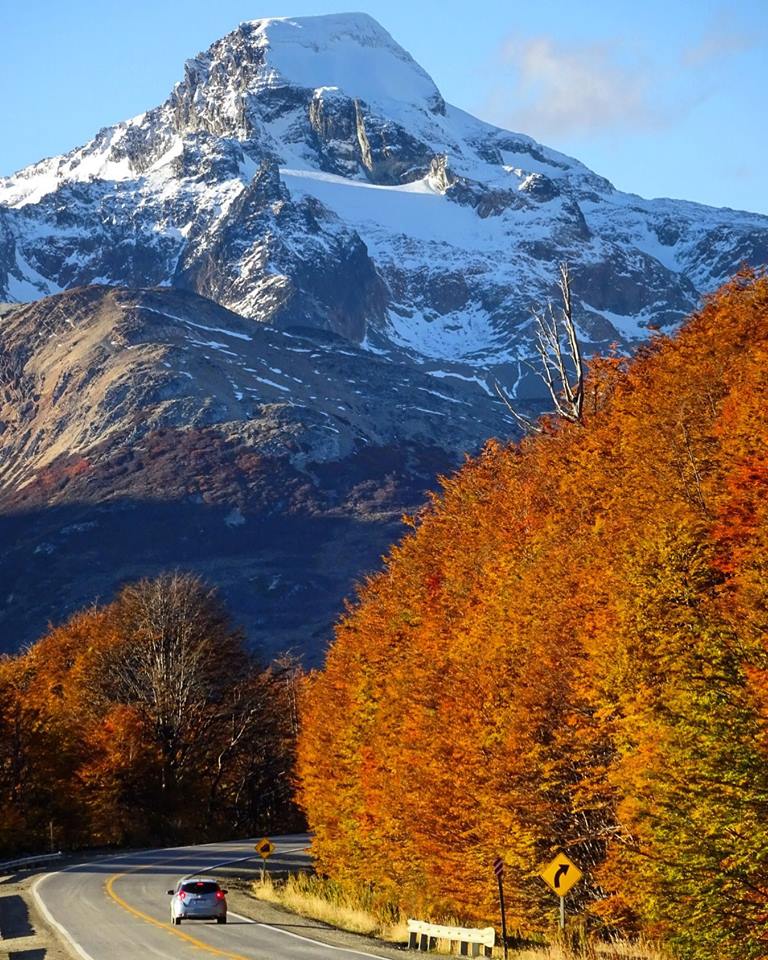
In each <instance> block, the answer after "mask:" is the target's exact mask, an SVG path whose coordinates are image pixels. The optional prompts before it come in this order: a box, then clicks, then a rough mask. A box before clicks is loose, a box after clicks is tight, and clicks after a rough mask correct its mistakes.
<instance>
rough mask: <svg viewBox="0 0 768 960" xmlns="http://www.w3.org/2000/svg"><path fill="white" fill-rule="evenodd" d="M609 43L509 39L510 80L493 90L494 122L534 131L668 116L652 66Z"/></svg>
mask: <svg viewBox="0 0 768 960" xmlns="http://www.w3.org/2000/svg"><path fill="white" fill-rule="evenodd" d="M619 52H620V51H619V49H618V48H616V47H614V46H610V45H608V44H604V43H600V44H596V43H594V44H580V45H577V44H570V45H566V44H562V43H557V42H556V41H554V40H553V39H551V38H550V37H534V38H529V39H527V40H524V41H508V42H507V43H506V44H505V45H504V47H503V49H502V60H503V62H504V64H506V65H507V66H508V67H510V68H511V69H512V72H513V77H514V79H513V82H512V83H511V84H510V85H508V86H507V87H506V89H504V90H502V89H500V88H497V89H496V90H495V91H494V93H493V94H492V96H491V103H490V105H489V106H490V109H491V111H492V113H493V114H494V116H495V117H496V119H497V122H500V123H502V124H503V125H504V126H511V127H512V128H513V129H518V130H524V131H525V132H527V133H532V134H533V135H534V136H539V137H547V136H550V135H553V134H554V135H559V136H566V135H572V134H582V133H585V134H589V133H603V132H606V131H612V130H616V131H618V130H622V129H633V130H637V129H650V128H654V127H659V126H663V125H664V124H665V123H667V122H668V117H667V116H666V110H665V109H664V108H663V107H662V106H661V105H660V104H659V103H657V102H655V98H654V96H653V92H654V91H653V89H652V85H651V83H650V79H651V77H652V71H651V70H650V69H649V68H648V66H647V65H646V64H642V63H629V62H626V61H624V60H622V59H620V57H619Z"/></svg>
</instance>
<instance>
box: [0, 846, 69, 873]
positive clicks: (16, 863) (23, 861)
mask: <svg viewBox="0 0 768 960" xmlns="http://www.w3.org/2000/svg"><path fill="white" fill-rule="evenodd" d="M63 856H64V854H63V853H62V852H61V850H59V852H58V853H41V854H38V855H37V856H35V857H20V858H19V859H18V860H4V861H3V862H2V863H0V870H7V869H8V867H25V866H27V864H30V863H31V864H35V863H45V862H46V860H58V859H59V857H63Z"/></svg>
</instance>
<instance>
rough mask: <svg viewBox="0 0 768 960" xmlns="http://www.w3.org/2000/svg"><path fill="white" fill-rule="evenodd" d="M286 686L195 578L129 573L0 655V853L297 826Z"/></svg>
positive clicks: (293, 668) (291, 665)
mask: <svg viewBox="0 0 768 960" xmlns="http://www.w3.org/2000/svg"><path fill="white" fill-rule="evenodd" d="M299 683H300V673H299V670H298V667H297V664H296V663H295V662H294V661H292V660H291V659H290V658H285V659H283V660H282V661H279V662H276V663H274V664H272V665H271V666H270V667H268V668H265V667H263V666H261V665H260V664H259V663H258V661H257V660H255V659H254V657H253V656H252V655H250V654H249V653H248V652H247V651H246V650H245V648H244V646H243V640H242V636H241V634H240V632H239V631H238V630H236V629H234V628H233V627H232V625H231V623H230V621H229V617H228V615H227V613H226V611H225V610H224V608H223V606H222V604H221V602H220V601H219V599H218V597H217V596H216V594H215V592H214V591H212V590H211V589H210V588H209V587H207V586H206V585H205V584H203V583H202V582H201V581H200V580H199V579H198V578H196V577H194V576H192V575H189V574H179V573H172V574H166V575H162V576H160V577H158V578H156V579H155V580H143V581H140V582H138V583H136V584H129V585H128V586H126V587H125V588H124V589H123V590H122V591H121V593H120V595H119V596H118V597H117V599H116V600H115V601H114V602H113V603H111V604H109V605H108V606H105V607H101V608H98V607H94V608H92V609H90V610H87V611H84V612H81V613H78V614H76V615H75V616H73V617H72V618H71V619H70V620H69V621H68V622H67V623H66V624H64V625H62V626H60V627H58V628H55V629H53V630H52V631H51V632H50V633H49V634H48V635H47V636H45V637H44V638H42V639H41V640H40V641H38V642H37V643H36V644H34V645H33V646H32V647H31V648H30V649H29V650H28V651H27V652H26V653H23V654H21V655H19V656H17V657H5V658H3V659H2V660H0V803H2V805H3V809H4V816H3V818H2V827H0V850H3V851H7V852H13V851H16V850H33V849H36V848H39V847H40V846H42V845H43V844H45V843H47V841H48V840H49V836H50V832H51V830H52V831H53V835H54V840H55V842H56V843H58V844H60V845H64V846H69V847H75V846H92V845H104V844H112V845H123V844H146V843H154V842H172V841H177V840H182V839H190V840H196V839H205V838H214V837H220V836H237V835H244V834H250V833H253V832H256V831H259V830H264V829H267V828H280V827H289V828H294V827H295V826H297V825H300V824H301V818H300V816H299V815H298V813H297V811H296V809H295V807H294V805H293V801H292V785H291V777H292V769H293V762H294V747H295V739H296V733H297V718H296V710H295V707H294V702H295V699H296V695H297V689H298V685H299Z"/></svg>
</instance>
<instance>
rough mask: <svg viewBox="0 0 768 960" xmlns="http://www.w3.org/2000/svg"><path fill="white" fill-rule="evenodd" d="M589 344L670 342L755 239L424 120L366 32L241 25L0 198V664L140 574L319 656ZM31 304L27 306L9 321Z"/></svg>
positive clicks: (426, 115)
mask: <svg viewBox="0 0 768 960" xmlns="http://www.w3.org/2000/svg"><path fill="white" fill-rule="evenodd" d="M561 260H567V261H568V262H569V264H570V266H571V273H572V276H573V278H574V293H575V298H576V310H577V316H578V320H579V323H580V326H581V333H582V337H583V339H584V340H585V341H586V347H587V349H588V350H589V349H595V348H600V347H603V346H605V345H607V344H609V343H610V342H612V341H615V340H618V341H621V342H623V343H624V344H625V345H626V346H627V347H631V345H632V344H633V343H635V342H637V341H639V340H641V339H642V338H644V337H645V336H646V333H647V328H648V327H649V326H650V325H656V326H661V327H664V326H670V325H674V324H675V323H676V322H677V321H678V320H680V319H681V318H682V317H683V316H684V315H685V314H686V313H688V312H689V311H690V310H691V309H692V308H693V307H694V306H695V305H696V304H697V302H698V301H699V299H700V297H701V294H702V293H703V292H705V291H707V290H710V289H712V288H714V287H715V286H717V285H718V284H719V283H720V282H721V281H722V280H723V279H725V278H726V277H727V276H729V275H730V274H731V273H733V272H734V271H735V269H736V268H737V267H738V266H739V265H740V264H741V263H742V262H743V261H748V262H751V263H755V264H757V263H762V262H765V261H766V260H768V218H766V217H760V216H757V215H753V214H748V213H739V212H735V211H732V210H713V209H709V208H706V207H703V206H699V205H696V204H690V203H683V202H678V201H671V200H655V201H648V200H642V199H641V198H639V197H635V196H631V195H627V194H623V193H620V192H618V191H616V190H614V189H613V187H612V186H611V185H610V184H609V183H608V181H606V180H605V179H603V178H602V177H599V176H597V175H596V174H594V173H592V172H591V171H590V170H588V169H587V168H586V167H584V166H583V165H582V164H580V163H578V162H577V161H575V160H573V159H570V158H569V157H566V156H563V155H562V154H559V153H557V152H555V151H553V150H550V149H548V148H546V147H544V146H541V145H540V144H538V143H536V142H535V141H533V140H532V139H530V138H529V137H526V136H524V135H522V134H516V133H509V132H507V131H504V130H500V129H498V128H496V127H493V126H490V125H489V124H486V123H483V122H482V121H480V120H477V119H475V118H473V117H471V116H469V115H468V114H466V113H464V112H462V111H461V110H458V109H456V108H455V107H452V106H450V105H449V104H446V103H445V101H444V99H443V98H442V96H441V95H440V92H439V90H438V88H437V87H436V85H435V83H434V82H433V81H432V80H431V78H430V77H429V76H428V75H427V74H426V73H425V72H424V70H422V69H421V67H419V65H418V64H416V63H415V62H414V60H413V59H412V58H411V57H410V56H409V55H408V53H406V52H405V51H404V50H403V49H402V48H401V47H399V46H398V45H397V43H395V41H394V40H393V39H392V38H391V37H390V36H389V34H387V33H386V31H385V30H384V29H383V28H382V27H380V26H379V25H378V24H377V23H376V22H375V21H374V20H372V19H371V18H370V17H368V16H365V15H363V14H349V15H343V16H341V15H339V16H326V17H312V18H304V19H296V20H291V19H272V20H256V21H252V22H248V23H244V24H242V25H241V26H240V27H238V28H237V29H236V30H235V31H233V32H232V33H231V34H229V35H228V36H227V37H224V38H223V39H222V40H219V41H218V42H217V43H214V44H213V46H212V47H211V48H210V49H209V50H208V51H207V52H206V53H203V54H200V55H199V56H198V57H196V58H195V59H193V60H190V61H188V63H187V64H186V67H185V72H184V78H183V80H182V81H181V82H180V83H178V84H177V85H176V87H175V88H174V90H173V92H172V93H171V95H170V97H169V98H168V100H166V102H165V103H163V104H162V105H161V106H159V107H156V108H155V109H153V110H150V111H149V112H147V113H145V114H142V115H141V116H139V117H135V118H134V119H132V120H129V121H127V122H125V123H120V124H117V125H116V126H114V127H110V128H107V129H105V130H102V131H101V132H100V133H98V134H97V136H96V137H95V138H94V139H93V140H92V141H90V142H89V143H88V144H86V145H85V146H84V147H81V148H79V149H77V150H73V151H72V152H70V153H69V154H67V155H65V156H62V157H55V158H53V159H49V160H43V161H41V162H40V163H37V164H34V165H33V166H31V167H28V168H26V169H24V170H21V171H20V172H19V173H17V174H15V175H14V176H12V177H8V178H5V179H0V301H2V300H5V301H7V302H8V303H7V305H5V306H4V305H3V304H2V303H0V650H2V649H13V648H16V647H18V646H20V645H22V644H23V643H26V642H28V641H31V640H34V639H36V637H37V636H39V635H40V633H41V632H42V631H43V630H44V629H45V626H46V624H47V623H48V622H49V621H51V620H52V621H59V620H61V619H62V618H63V617H65V616H66V615H67V614H68V613H70V612H71V611H72V610H74V609H77V608H78V607H80V606H83V605H84V604H86V603H88V602H91V601H92V600H94V599H95V598H101V599H107V598H109V597H110V596H111V595H112V594H113V592H114V590H115V589H116V588H117V587H118V586H119V584H120V583H121V582H124V581H125V580H126V579H134V578H136V577H139V576H143V575H147V574H150V575H151V574H153V573H156V572H158V571H159V570H162V569H166V568H168V567H169V566H171V567H172V566H181V567H184V568H192V569H195V570H197V571H199V572H200V573H201V574H203V575H204V576H205V577H206V578H207V579H209V580H210V581H211V582H213V583H215V584H217V585H218V586H220V587H221V588H222V589H223V591H224V594H225V597H226V599H227V600H228V601H229V604H230V607H231V609H232V611H233V613H234V615H235V618H236V619H237V620H238V621H239V622H242V623H243V624H244V625H245V627H246V629H247V632H248V635H249V637H250V638H251V640H252V641H253V642H255V643H259V644H261V645H263V647H264V648H265V650H266V651H268V652H273V651H276V650H279V649H283V648H285V647H288V646H293V647H294V648H296V649H298V650H300V651H303V652H305V653H306V654H307V656H308V658H309V659H310V661H312V660H314V661H317V660H318V659H319V657H320V654H321V650H322V646H323V643H324V641H325V640H327V639H328V637H329V635H330V631H331V624H332V623H333V621H334V619H335V618H336V617H337V616H338V614H339V612H340V610H341V607H342V601H343V597H344V596H345V595H348V593H349V591H350V589H351V587H352V584H353V583H354V581H355V580H357V579H360V578H361V577H362V576H363V575H364V574H366V573H367V572H369V571H371V570H373V569H375V567H376V566H377V564H378V562H379V558H380V555H381V554H382V553H383V552H384V551H385V549H386V548H387V546H388V545H389V544H390V543H392V542H393V540H395V539H396V538H397V537H398V536H399V535H400V534H401V533H402V526H401V525H400V518H401V515H402V514H403V512H411V511H414V510H417V509H418V507H419V505H420V504H421V503H422V502H423V500H424V497H425V496H426V491H427V490H429V489H430V488H432V487H434V485H435V482H436V476H437V475H438V474H439V473H441V472H447V471H449V470H450V469H452V468H453V467H454V466H456V465H457V464H458V463H460V462H461V459H462V456H463V455H464V453H465V452H476V451H477V450H479V449H480V447H481V446H482V444H483V442H484V441H485V440H486V439H487V438H489V437H493V436H499V437H502V438H506V437H509V436H510V435H512V434H513V433H514V422H513V420H512V418H511V417H510V416H509V414H508V411H507V410H506V408H505V407H504V405H503V404H502V403H501V402H500V401H499V399H498V398H497V397H496V395H495V392H494V389H493V384H494V381H497V380H498V381H500V382H502V383H504V384H505V385H506V386H507V389H509V390H510V391H512V392H514V393H516V395H517V397H518V401H519V402H520V405H521V407H525V405H526V404H528V406H529V407H530V408H532V409H535V408H536V406H537V403H538V402H539V400H540V397H541V393H542V390H541V387H540V385H539V384H538V382H537V381H536V379H535V377H533V376H532V375H531V374H530V373H529V372H528V368H527V367H526V366H525V364H524V362H523V361H524V360H525V358H526V356H527V355H528V354H529V352H530V350H531V329H530V327H531V316H530V311H531V307H532V305H535V304H541V303H542V302H544V301H546V299H547V298H548V297H549V296H551V295H552V294H553V290H554V281H555V278H556V274H557V264H558V262H559V261H561ZM28 301H32V302H28Z"/></svg>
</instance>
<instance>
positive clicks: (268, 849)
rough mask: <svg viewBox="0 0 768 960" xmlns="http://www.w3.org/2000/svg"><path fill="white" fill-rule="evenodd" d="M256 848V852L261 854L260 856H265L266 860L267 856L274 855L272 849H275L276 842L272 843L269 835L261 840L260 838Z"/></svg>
mask: <svg viewBox="0 0 768 960" xmlns="http://www.w3.org/2000/svg"><path fill="white" fill-rule="evenodd" d="M254 849H255V850H256V853H258V854H259V856H261V857H263V858H264V859H265V860H266V859H267V857H270V856H271V855H272V851H273V850H274V849H275V845H274V843H272V841H271V840H270V839H269V837H263V838H262V839H261V840H259V842H258V843H257V844H256V846H255V848H254Z"/></svg>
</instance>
